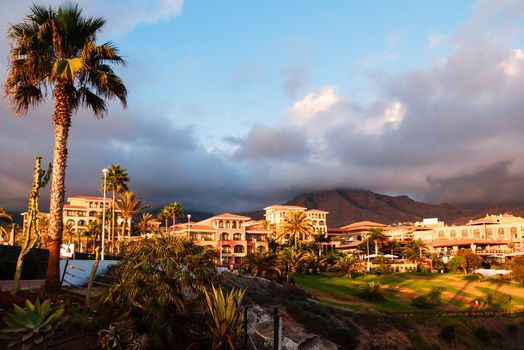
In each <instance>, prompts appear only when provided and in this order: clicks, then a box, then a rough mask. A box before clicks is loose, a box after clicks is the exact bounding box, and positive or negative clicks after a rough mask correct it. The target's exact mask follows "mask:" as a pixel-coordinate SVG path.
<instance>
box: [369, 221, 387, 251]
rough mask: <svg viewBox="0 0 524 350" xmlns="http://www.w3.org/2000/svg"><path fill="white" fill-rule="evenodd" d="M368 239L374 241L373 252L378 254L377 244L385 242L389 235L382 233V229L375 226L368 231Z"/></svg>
mask: <svg viewBox="0 0 524 350" xmlns="http://www.w3.org/2000/svg"><path fill="white" fill-rule="evenodd" d="M368 239H369V240H370V241H371V242H373V243H375V254H376V255H378V251H379V245H381V244H384V243H385V242H387V241H388V240H389V237H388V236H386V235H385V234H384V230H383V229H381V228H378V227H376V228H372V229H371V230H370V231H369V235H368Z"/></svg>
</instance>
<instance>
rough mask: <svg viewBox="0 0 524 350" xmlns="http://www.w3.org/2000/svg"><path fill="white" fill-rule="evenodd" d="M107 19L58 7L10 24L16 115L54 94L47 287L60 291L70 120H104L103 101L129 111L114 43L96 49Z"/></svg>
mask: <svg viewBox="0 0 524 350" xmlns="http://www.w3.org/2000/svg"><path fill="white" fill-rule="evenodd" d="M104 23H105V20H104V19H103V18H101V17H96V18H93V17H85V16H83V15H82V10H80V9H79V8H78V6H77V5H65V6H60V7H58V8H52V7H45V6H41V5H33V6H32V7H31V9H30V13H29V14H28V15H27V16H26V17H25V18H24V20H23V21H22V22H20V23H14V24H11V25H9V28H8V37H9V40H10V42H11V49H10V55H9V71H8V74H7V78H6V81H5V85H4V88H5V94H6V95H7V96H8V97H9V100H10V102H11V104H12V105H13V108H14V111H15V113H17V114H26V113H27V111H28V110H29V108H30V107H33V108H34V107H36V106H38V105H39V104H40V103H42V102H43V101H44V100H45V97H46V94H47V93H49V94H50V95H51V96H52V97H53V99H54V112H53V124H54V125H55V145H54V154H53V177H52V184H51V201H50V209H49V211H50V224H49V235H50V242H49V244H48V249H49V263H48V272H47V279H46V287H47V288H48V289H49V290H53V289H54V290H56V289H59V288H60V273H59V260H60V245H61V243H62V230H63V216H62V215H63V214H62V209H63V206H64V193H65V186H64V183H65V169H66V163H67V139H68V134H69V128H70V126H71V116H72V115H73V113H74V112H75V111H76V110H78V108H79V107H81V106H84V107H87V108H90V109H91V110H93V112H94V114H95V116H97V117H102V116H104V114H105V113H106V111H107V104H106V101H105V100H104V98H106V99H113V98H115V97H116V98H118V99H119V100H120V101H121V102H122V104H123V106H124V107H125V106H126V96H127V90H126V87H125V85H124V83H123V82H122V80H121V79H120V78H119V77H118V76H117V75H116V74H115V73H114V71H113V69H112V67H111V66H112V65H123V64H124V60H123V59H122V58H121V57H120V56H119V55H118V49H117V48H116V47H115V46H114V45H113V44H111V43H105V44H102V45H97V44H96V38H97V34H98V33H99V32H100V31H101V29H102V26H103V25H104Z"/></svg>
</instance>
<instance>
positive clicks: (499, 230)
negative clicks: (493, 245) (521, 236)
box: [498, 227, 504, 239]
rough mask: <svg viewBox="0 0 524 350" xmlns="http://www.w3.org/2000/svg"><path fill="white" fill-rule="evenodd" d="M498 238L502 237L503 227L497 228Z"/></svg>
mask: <svg viewBox="0 0 524 350" xmlns="http://www.w3.org/2000/svg"><path fill="white" fill-rule="evenodd" d="M498 234H499V239H504V228H502V227H501V228H499V229H498Z"/></svg>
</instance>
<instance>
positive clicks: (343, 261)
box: [332, 254, 363, 278]
mask: <svg viewBox="0 0 524 350" xmlns="http://www.w3.org/2000/svg"><path fill="white" fill-rule="evenodd" d="M332 268H333V269H336V270H338V271H342V272H344V275H345V276H346V277H349V278H351V277H352V275H353V273H355V272H361V271H363V266H362V262H361V261H360V259H359V258H358V257H357V256H355V255H350V254H344V255H340V256H339V257H338V259H337V260H336V262H335V263H334V264H333V266H332Z"/></svg>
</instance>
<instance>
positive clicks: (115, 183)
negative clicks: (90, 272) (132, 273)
mask: <svg viewBox="0 0 524 350" xmlns="http://www.w3.org/2000/svg"><path fill="white" fill-rule="evenodd" d="M108 170H109V171H108V172H107V175H106V190H107V191H111V196H112V199H113V201H112V202H111V232H110V235H109V239H110V240H111V251H113V250H114V249H115V228H116V226H117V225H116V221H115V215H116V214H115V202H116V195H117V194H120V193H123V192H125V191H129V187H128V186H127V183H128V182H129V175H128V174H127V170H126V169H122V168H121V167H120V164H113V165H111V166H110V167H109V168H108ZM103 180H104V175H102V181H103ZM100 187H101V188H100V189H101V191H104V183H103V182H102V184H101V185H100Z"/></svg>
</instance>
